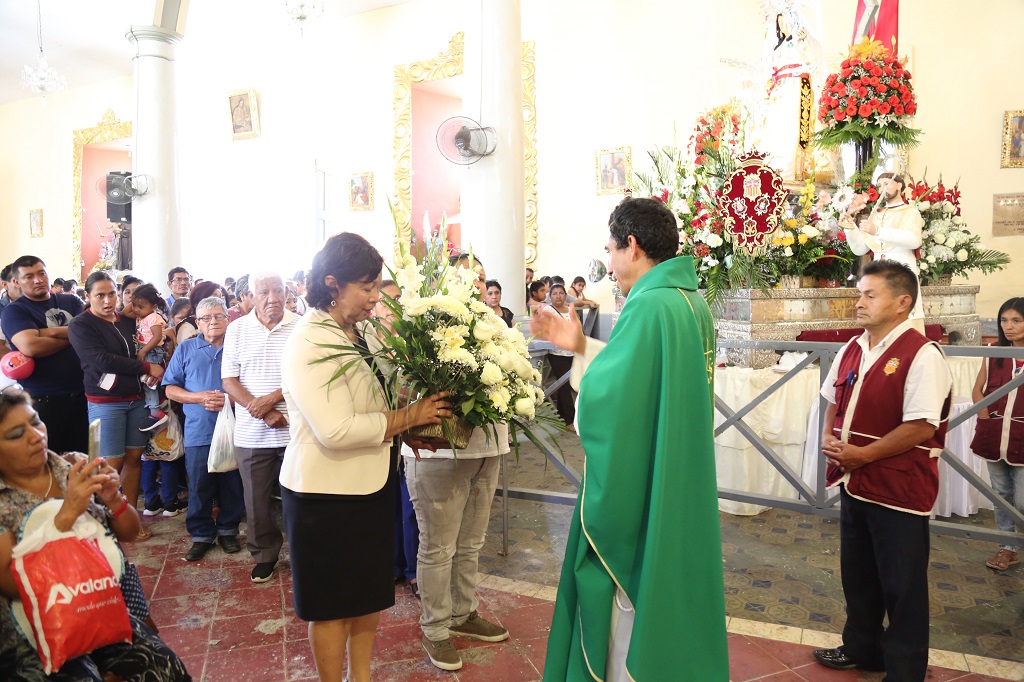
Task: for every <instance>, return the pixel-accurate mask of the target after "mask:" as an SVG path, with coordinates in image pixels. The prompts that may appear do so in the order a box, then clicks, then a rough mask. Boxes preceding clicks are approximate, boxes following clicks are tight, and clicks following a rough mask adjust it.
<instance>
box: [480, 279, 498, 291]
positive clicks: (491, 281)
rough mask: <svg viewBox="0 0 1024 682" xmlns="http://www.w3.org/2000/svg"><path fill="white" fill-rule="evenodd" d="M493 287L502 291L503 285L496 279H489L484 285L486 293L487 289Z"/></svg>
mask: <svg viewBox="0 0 1024 682" xmlns="http://www.w3.org/2000/svg"><path fill="white" fill-rule="evenodd" d="M491 287H494V288H495V289H497V290H498V291H501V285H500V284H498V280H496V279H489V280H487V282H486V283H485V284H484V291H486V290H487V289H490V288H491Z"/></svg>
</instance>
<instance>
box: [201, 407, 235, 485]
mask: <svg viewBox="0 0 1024 682" xmlns="http://www.w3.org/2000/svg"><path fill="white" fill-rule="evenodd" d="M237 468H238V460H237V459H236V457H235V413H234V411H233V410H232V409H231V401H229V400H228V399H227V396H225V398H224V407H222V408H220V414H219V415H217V425H216V426H214V427H213V442H212V443H210V458H209V460H207V464H206V469H207V471H209V472H210V473H211V474H222V473H224V472H226V471H234V470H235V469H237Z"/></svg>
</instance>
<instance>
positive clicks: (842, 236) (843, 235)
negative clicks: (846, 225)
mask: <svg viewBox="0 0 1024 682" xmlns="http://www.w3.org/2000/svg"><path fill="white" fill-rule="evenodd" d="M836 239H838V240H839V241H841V242H845V241H846V233H845V232H843V231H842V230H840V231H839V234H837V235H836Z"/></svg>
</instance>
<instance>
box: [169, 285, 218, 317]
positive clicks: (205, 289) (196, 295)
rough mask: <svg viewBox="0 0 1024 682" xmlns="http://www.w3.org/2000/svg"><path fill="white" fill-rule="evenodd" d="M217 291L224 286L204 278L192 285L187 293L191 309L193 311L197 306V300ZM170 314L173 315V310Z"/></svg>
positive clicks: (212, 294)
mask: <svg viewBox="0 0 1024 682" xmlns="http://www.w3.org/2000/svg"><path fill="white" fill-rule="evenodd" d="M217 291H221V292H223V291H224V287H222V286H221V285H219V284H217V283H216V282H208V281H206V280H203V281H202V282H200V283H199V284H197V285H195V286H194V287H192V291H191V292H190V293H189V295H188V300H189V301H190V302H191V303H192V310H193V311H194V310H195V309H196V308H197V307H198V306H199V302H200V301H201V300H203V299H204V298H209V297H210V296H214V295H216V294H215V292H217ZM171 314H172V315H173V311H172V313H171Z"/></svg>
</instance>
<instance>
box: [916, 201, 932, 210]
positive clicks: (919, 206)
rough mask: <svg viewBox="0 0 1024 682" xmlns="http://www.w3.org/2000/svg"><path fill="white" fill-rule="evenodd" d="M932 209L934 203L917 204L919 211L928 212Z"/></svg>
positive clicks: (923, 202) (921, 202) (922, 202)
mask: <svg viewBox="0 0 1024 682" xmlns="http://www.w3.org/2000/svg"><path fill="white" fill-rule="evenodd" d="M931 207H932V202H930V201H919V202H917V210H918V211H927V210H928V209H929V208H931Z"/></svg>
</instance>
